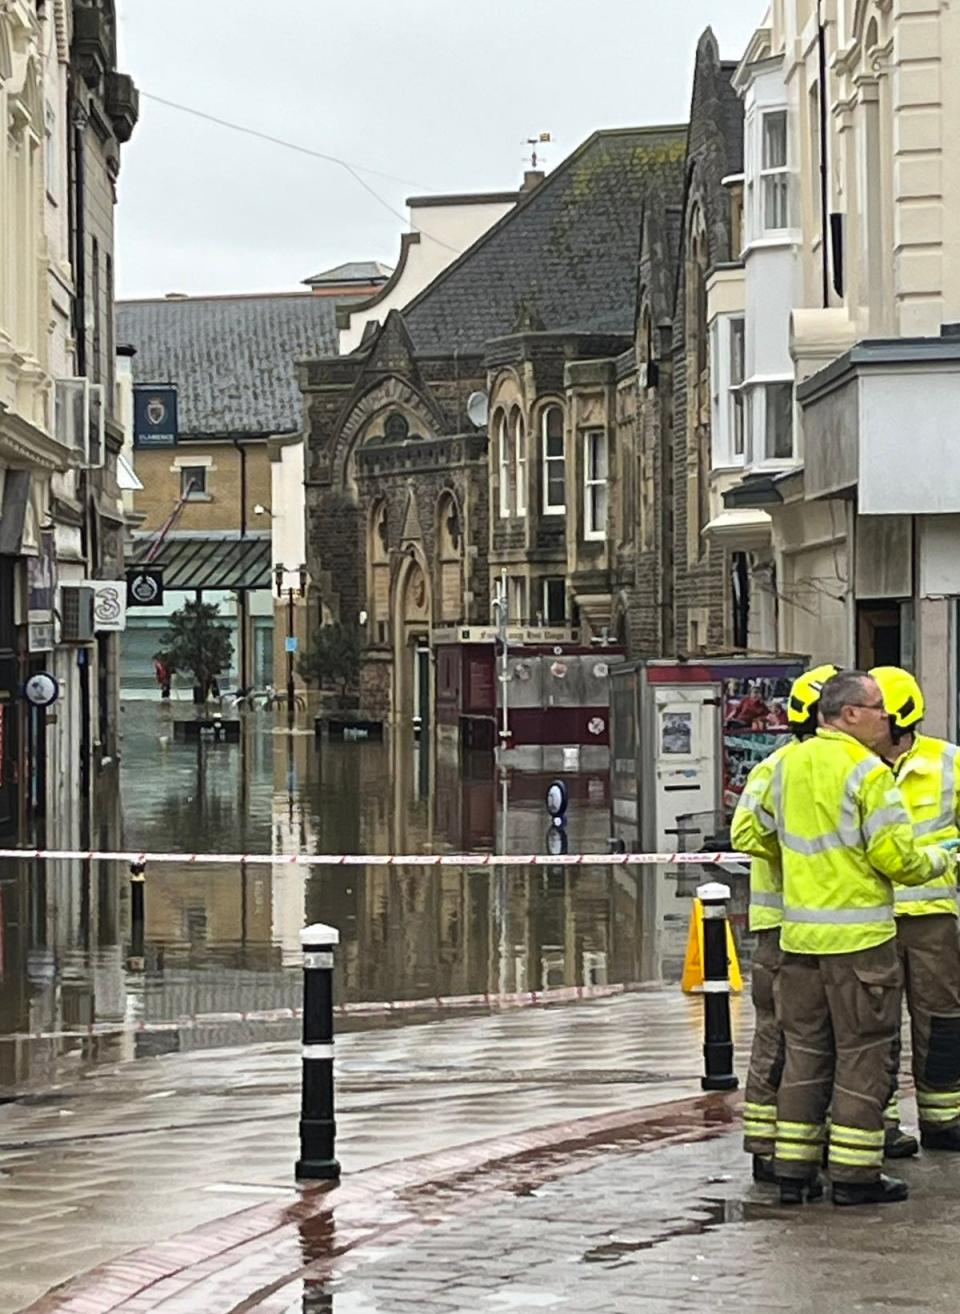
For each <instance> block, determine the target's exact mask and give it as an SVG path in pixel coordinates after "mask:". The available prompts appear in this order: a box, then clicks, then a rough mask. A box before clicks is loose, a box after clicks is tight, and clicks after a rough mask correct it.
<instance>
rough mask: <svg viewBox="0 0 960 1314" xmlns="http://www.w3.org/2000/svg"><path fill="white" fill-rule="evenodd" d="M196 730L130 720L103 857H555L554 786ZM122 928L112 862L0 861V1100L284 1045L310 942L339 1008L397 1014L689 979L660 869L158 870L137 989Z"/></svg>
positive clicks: (578, 842) (181, 711) (584, 822)
mask: <svg viewBox="0 0 960 1314" xmlns="http://www.w3.org/2000/svg"><path fill="white" fill-rule="evenodd" d="M189 714H190V709H189V708H188V707H186V706H183V705H176V706H173V707H167V708H165V707H163V706H162V705H161V704H158V703H145V702H144V703H128V704H125V706H124V713H123V725H124V737H123V764H122V771H121V776H120V790H119V792H117V790H116V788H113V789H112V790H111V789H106V790H105V791H104V793H103V797H102V798H101V801H100V806H99V812H98V816H99V819H100V825H99V831H98V833H97V834H95V835H94V836H93V840H94V842H96V843H97V844H98V845H99V846H101V847H103V848H110V847H116V846H121V847H126V848H134V849H139V848H143V849H152V850H167V851H171V850H172V851H192V850H194V849H196V850H198V851H207V852H210V851H218V850H227V851H232V852H236V851H237V850H238V849H244V850H247V851H256V852H264V853H283V852H287V853H289V852H296V851H301V852H349V853H361V852H370V853H378V854H384V853H406V852H409V853H417V852H434V851H456V852H478V853H482V852H491V851H496V850H499V851H506V852H514V853H515V852H538V851H542V850H543V847H544V833H545V829H546V815H545V811H544V807H543V794H544V791H545V783H546V782H545V780H544V779H543V778H540V777H528V776H522V775H514V776H512V777H511V779H510V780H509V782H508V783H507V785H506V787H503V786H502V784H501V782H499V781H498V780H497V779H495V777H494V774H493V768H492V763H491V761H490V759H489V757H488V756H484V755H480V756H479V757H477V758H476V759H472V760H467V761H465V762H463V763H460V762H458V761H456V760H455V759H451V760H447V759H445V758H442V757H441V758H438V757H437V755H436V754H431V753H430V752H429V751H428V748H427V746H426V745H419V744H416V743H414V742H413V741H412V740H407V741H402V740H400V739H397V740H394V741H392V742H388V743H382V744H381V743H373V742H359V743H339V744H338V743H324V744H322V745H321V744H319V743H318V742H317V741H316V740H315V738H314V737H313V735H312V734H310V733H308V732H307V730H306V728H305V727H304V728H302V733H297V734H294V735H293V736H290V735H287V734H285V733H281V734H278V733H275V727H274V724H273V722H272V720H271V719H270V718H269V717H267V716H265V715H257V716H252V717H249V718H248V719H247V721H246V722H245V727H244V733H243V735H242V737H241V740H240V742H239V743H237V744H226V743H225V744H218V743H209V742H201V743H198V744H181V743H178V742H176V741H175V737H174V734H173V718H179V717H182V716H186V715H189ZM568 783H569V786H570V790H571V795H572V799H573V801H572V804H571V809H570V828H569V829H570V846H571V850H572V851H577V850H580V851H589V850H593V851H596V850H599V851H601V852H603V851H605V849H606V845H607V838H608V835H609V831H610V821H609V802H608V786H607V780H606V777H605V776H602V775H600V776H597V775H580V776H572V777H570V778H569V780H568ZM130 911H131V909H130V891H129V883H128V874H127V872H126V870H125V869H124V868H123V867H122V865H119V864H110V863H103V862H100V863H87V864H85V863H80V862H75V863H69V862H53V863H46V864H44V863H39V862H29V863H28V862H23V863H19V864H18V863H12V862H7V863H2V864H0V1098H2V1097H3V1096H4V1095H7V1096H10V1095H15V1094H22V1093H25V1092H28V1091H30V1090H42V1089H44V1088H46V1087H47V1086H49V1085H50V1083H51V1082H56V1081H58V1080H63V1079H64V1078H65V1077H66V1076H70V1075H75V1074H77V1073H80V1072H83V1071H86V1070H87V1069H88V1068H89V1067H90V1066H91V1065H96V1064H98V1063H107V1064H109V1063H113V1062H117V1061H119V1060H121V1059H125V1058H139V1057H148V1056H150V1055H151V1054H156V1053H161V1052H170V1051H174V1052H185V1051H187V1050H190V1049H195V1048H201V1047H204V1046H210V1045H223V1044H240V1045H245V1044H249V1043H254V1042H257V1041H263V1040H265V1039H268V1038H276V1039H283V1038H287V1037H293V1036H294V1035H295V1034H296V1031H297V1024H296V1021H295V1019H294V1018H293V1013H294V1012H295V1010H296V1009H297V1008H298V1006H299V1003H300V990H301V982H300V970H299V963H300V956H299V955H300V947H299V932H300V929H301V928H302V926H303V925H304V924H305V923H307V922H311V921H318V920H319V921H326V922H330V923H332V924H333V925H335V926H337V927H338V929H339V930H340V934H341V949H340V952H339V954H338V962H337V982H336V985H337V996H338V999H339V1000H340V1001H341V1002H342V1003H343V1004H344V1005H345V1006H347V1007H352V1006H359V1005H361V1004H362V1005H373V1006H378V1007H379V1008H380V1010H381V1011H386V1009H387V1008H388V1007H389V1006H392V1005H396V1004H398V1003H400V1004H409V1003H411V1002H413V1001H417V1000H422V1001H424V1002H425V1004H427V1005H429V1006H432V1003H433V1001H435V1000H436V999H437V997H442V998H444V999H445V1000H451V999H452V1000H461V1001H462V1000H464V999H467V1000H469V998H470V997H473V996H477V995H480V996H490V995H495V996H500V995H504V994H507V995H510V994H515V993H518V992H519V993H524V992H526V993H530V992H543V991H558V990H564V989H570V988H573V987H578V986H580V987H590V988H594V989H603V988H608V987H611V986H621V985H626V984H629V985H632V984H636V983H643V982H655V981H659V980H661V979H664V978H666V979H675V978H676V977H677V976H678V974H679V970H680V964H681V958H682V953H683V947H684V943H685V935H686V921H687V915H688V911H689V904H688V902H687V900H686V899H682V898H678V885H677V881H676V879H675V877H674V875H673V874H670V873H664V872H658V871H656V870H654V869H642V870H640V869H635V870H613V869H608V868H602V867H601V868H596V869H594V868H582V869H576V870H573V869H566V868H560V867H558V868H549V867H547V868H542V869H539V868H538V869H529V870H524V869H510V870H507V871H497V870H493V871H491V870H489V869H481V870H475V871H470V870H465V871H461V870H456V869H443V870H436V871H434V870H430V869H424V868H406V869H404V868H396V869H377V868H362V867H358V868H350V869H337V868H335V869H330V870H324V869H309V870H305V869H291V868H288V867H284V866H282V865H280V864H269V865H268V864H265V865H262V866H251V867H248V868H244V869H243V870H240V871H238V870H234V869H230V868H210V867H204V868H196V867H188V866H183V867H178V866H169V867H168V866H163V867H162V868H161V867H156V868H154V869H152V870H149V871H148V872H147V886H146V924H145V931H144V940H145V943H144V949H143V968H142V970H140V967H139V964H138V963H137V962H136V961H134V960H133V956H132V948H133V945H132V935H133V928H132V927H131V923H130ZM358 1011H359V1012H360V1013H362V1014H364V1015H369V1014H371V1013H373V1012H376V1007H374V1008H372V1009H371V1008H365V1009H363V1010H358ZM251 1014H252V1015H254V1016H253V1017H251ZM345 1024H346V1021H345ZM349 1024H350V1025H360V1024H361V1023H360V1022H359V1021H350V1023H349Z"/></svg>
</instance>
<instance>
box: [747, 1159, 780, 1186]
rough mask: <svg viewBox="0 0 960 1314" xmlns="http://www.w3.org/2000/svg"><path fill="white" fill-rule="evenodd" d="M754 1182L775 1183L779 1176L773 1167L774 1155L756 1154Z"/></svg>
mask: <svg viewBox="0 0 960 1314" xmlns="http://www.w3.org/2000/svg"><path fill="white" fill-rule="evenodd" d="M753 1180H754V1181H755V1182H775V1181H776V1180H777V1174H776V1171H775V1169H774V1166H773V1155H771V1154H755V1155H754V1156H753Z"/></svg>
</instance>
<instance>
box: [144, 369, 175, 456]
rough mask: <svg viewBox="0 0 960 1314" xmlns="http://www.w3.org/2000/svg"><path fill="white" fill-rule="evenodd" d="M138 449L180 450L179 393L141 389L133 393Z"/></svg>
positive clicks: (145, 387) (172, 389)
mask: <svg viewBox="0 0 960 1314" xmlns="http://www.w3.org/2000/svg"><path fill="white" fill-rule="evenodd" d="M133 445H134V447H176V445H177V390H176V388H171V387H165V388H154V387H150V386H149V385H145V384H144V385H140V386H138V387H135V388H134V390H133Z"/></svg>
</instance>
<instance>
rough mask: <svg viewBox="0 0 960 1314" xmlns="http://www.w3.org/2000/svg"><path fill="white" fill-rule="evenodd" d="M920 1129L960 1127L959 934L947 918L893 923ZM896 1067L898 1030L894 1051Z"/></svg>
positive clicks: (901, 919) (936, 916)
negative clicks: (908, 1020)
mask: <svg viewBox="0 0 960 1314" xmlns="http://www.w3.org/2000/svg"><path fill="white" fill-rule="evenodd" d="M897 951H898V953H899V956H900V963H901V966H902V968H903V978H904V993H905V994H906V997H907V1007H908V1009H909V1012H910V1043H911V1050H912V1066H913V1080H914V1082H915V1084H916V1088H917V1109H918V1112H919V1116H920V1130H921V1131H926V1132H937V1131H946V1130H948V1129H949V1128H951V1127H958V1126H960V935H958V930H957V919H956V917H954V916H953V914H952V913H931V914H928V915H926V916H921V917H898V918H897ZM894 1062H895V1065H896V1066H895V1070H897V1069H899V1066H900V1030H899V1028H898V1029H897V1038H896V1042H895V1046H894Z"/></svg>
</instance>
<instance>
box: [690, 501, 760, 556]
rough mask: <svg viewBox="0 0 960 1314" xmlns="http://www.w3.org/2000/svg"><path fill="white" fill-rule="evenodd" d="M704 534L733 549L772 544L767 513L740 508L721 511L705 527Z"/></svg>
mask: <svg viewBox="0 0 960 1314" xmlns="http://www.w3.org/2000/svg"><path fill="white" fill-rule="evenodd" d="M703 532H704V534H706V535H708V536H709V537H710V538H712V539H714V540H716V541H717V542H720V543H724V544H725V545H726V546H727V547H731V548H751V547H765V546H766V545H767V544H768V543H769V542H770V517H769V515H768V514H767V513H766V511H757V510H750V509H749V508H747V507H742V508H741V507H738V508H736V509H735V510H733V509H727V510H725V511H721V512H720V514H719V515H718V516H714V518H713V519H712V520H711V521H710V523H709V524H708V525H706V526H705V527H704V530H703Z"/></svg>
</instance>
